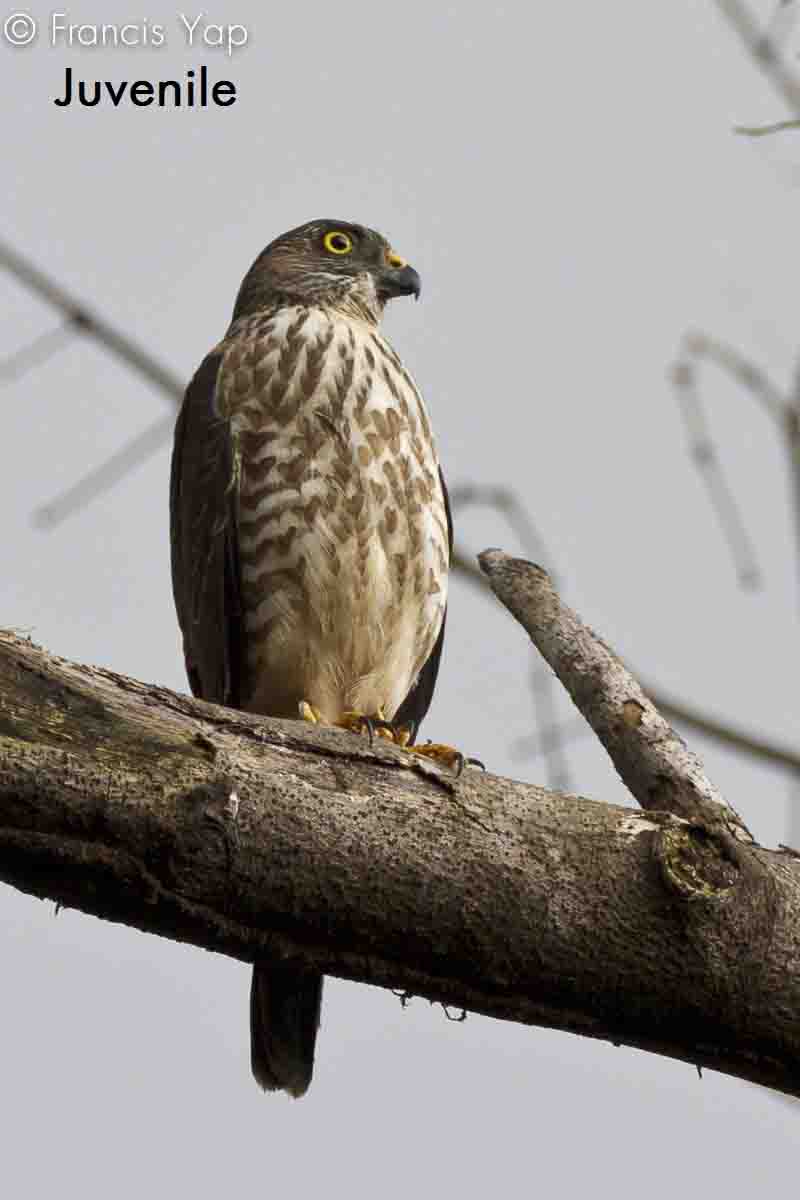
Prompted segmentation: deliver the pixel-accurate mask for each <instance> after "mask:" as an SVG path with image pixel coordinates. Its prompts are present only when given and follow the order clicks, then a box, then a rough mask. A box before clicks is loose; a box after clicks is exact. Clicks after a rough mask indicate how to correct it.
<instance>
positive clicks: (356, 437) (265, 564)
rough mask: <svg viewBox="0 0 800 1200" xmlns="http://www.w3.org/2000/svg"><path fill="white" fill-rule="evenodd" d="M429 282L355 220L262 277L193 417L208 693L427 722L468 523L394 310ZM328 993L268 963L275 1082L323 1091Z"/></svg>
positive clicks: (200, 625)
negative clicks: (460, 518)
mask: <svg viewBox="0 0 800 1200" xmlns="http://www.w3.org/2000/svg"><path fill="white" fill-rule="evenodd" d="M419 286H420V284H419V276H418V275H417V273H416V271H415V270H414V269H413V268H412V267H410V266H408V265H407V264H406V263H405V262H404V261H403V260H402V259H401V258H400V257H399V256H398V255H397V254H395V253H394V251H393V250H392V249H391V247H390V246H389V244H388V242H387V241H386V240H385V239H384V238H383V237H381V235H380V234H378V233H375V232H374V231H373V230H371V229H365V228H364V227H363V226H361V225H353V224H350V223H348V222H345V221H311V222H310V223H308V224H307V225H301V226H300V227H299V228H297V229H293V230H291V231H290V232H289V233H286V234H284V235H283V236H282V237H279V238H277V239H276V240H275V241H274V242H272V243H271V244H270V245H269V246H267V248H266V250H264V251H263V253H262V254H260V255H259V257H258V258H257V259H256V261H255V262H254V263H253V265H252V267H251V268H250V270H249V271H248V273H247V275H246V276H245V278H244V281H243V282H242V286H241V288H240V289H239V295H238V297H237V300H236V306H235V308H234V312H233V320H232V323H231V326H230V328H229V329H228V332H227V334H226V335H225V337H224V338H223V340H222V341H221V342H220V343H219V344H218V345H217V346H215V347H214V349H213V350H212V351H211V352H210V353H209V354H208V355H207V357H206V358H205V360H204V361H203V363H202V364H201V366H200V368H199V369H198V371H197V373H196V375H195V376H194V378H193V380H192V382H191V383H190V384H189V387H188V388H187V391H186V396H185V398H184V402H183V407H182V409H181V412H180V416H179V418H178V423H177V426H176V429H175V446H174V450H173V456H172V482H171V494H170V509H171V519H172V529H171V538H172V579H173V590H174V594H175V605H176V608H177V610H178V620H179V621H180V625H181V629H182V630H183V641H184V652H185V657H186V670H187V673H188V676H189V683H190V685H191V688H192V691H193V692H194V694H195V695H196V696H200V697H202V698H203V699H205V700H211V701H214V702H215V703H217V704H226V705H229V706H231V707H233V708H240V709H244V710H246V711H248V712H253V713H262V714H264V715H266V716H278V717H298V716H303V717H305V719H307V720H317V721H324V722H329V723H332V724H341V725H345V726H346V727H348V728H358V726H359V721H360V720H361V719H362V718H364V717H366V718H370V719H372V721H374V722H375V723H376V724H378V725H381V724H382V723H383V725H384V726H387V725H388V726H389V728H390V729H392V728H393V729H395V730H398V731H399V730H401V729H402V728H403V727H405V729H406V730H407V731H410V733H411V735H412V736H413V735H414V734H416V730H417V727H418V726H419V723H420V721H421V720H422V718H423V717H424V716H425V713H426V712H427V710H428V706H429V705H430V702H431V697H432V695H433V688H434V684H435V682H436V674H437V671H438V668H439V657H440V655H441V651H442V640H443V637H444V623H445V611H446V605H447V574H448V566H449V562H450V551H451V543H452V529H451V524H450V513H449V507H448V501H447V492H446V489H445V485H444V480H443V478H442V474H441V471H440V468H439V461H438V458H437V454H436V449H435V447H434V444H433V439H432V436H431V430H430V425H429V423H428V415H427V413H426V411H425V405H424V404H423V401H422V397H421V396H420V394H419V392H418V391H417V388H416V386H415V384H414V382H413V380H412V378H411V376H410V375H409V374H408V372H407V371H406V369H405V367H404V366H403V364H402V363H401V361H400V359H399V358H398V356H397V354H396V353H395V351H394V350H393V349H392V348H391V346H390V345H389V344H388V342H387V341H386V340H385V339H384V338H383V337H382V335H381V333H380V331H379V324H380V319H381V315H382V313H383V308H384V305H385V304H386V302H387V300H390V299H391V298H393V297H394V296H406V295H411V294H413V295H418V294H419ZM398 740H403V737H402V736H400V735H398ZM321 998H322V977H321V976H319V975H316V974H314V973H311V972H307V971H301V970H298V969H297V968H295V967H291V968H287V967H281V966H278V965H275V964H270V963H268V962H263V963H258V964H256V966H255V967H254V970H253V983H252V988H251V997H250V1024H251V1055H252V1066H253V1073H254V1074H255V1077H256V1079H257V1080H258V1082H259V1083H260V1084H261V1086H262V1087H263V1088H266V1089H276V1088H283V1089H285V1090H286V1091H287V1092H290V1093H291V1094H292V1095H294V1096H300V1095H302V1094H303V1092H305V1090H306V1089H307V1087H308V1085H309V1083H310V1081H311V1073H312V1067H313V1061H314V1043H315V1040H316V1033H317V1027H318V1025H319V1013H320V1003H321Z"/></svg>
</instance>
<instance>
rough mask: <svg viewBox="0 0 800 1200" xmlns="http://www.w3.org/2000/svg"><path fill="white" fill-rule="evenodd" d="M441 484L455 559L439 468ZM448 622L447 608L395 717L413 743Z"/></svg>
mask: <svg viewBox="0 0 800 1200" xmlns="http://www.w3.org/2000/svg"><path fill="white" fill-rule="evenodd" d="M439 482H440V483H441V485H442V492H443V494H444V511H445V513H446V514H447V545H448V551H449V557H450V559H451V560H452V557H453V517H452V514H451V512H450V497H449V496H448V494H447V485H446V483H445V481H444V475H443V474H442V468H441V467H440V468H439ZM446 621H447V608H446V607H445V610H444V615H443V616H442V627H441V629H440V630H439V636H438V637H437V639H436V641H435V643H434V647H433V649H432V650H431V652H430V654H429V655H428V658H427V660H426V662H425V665H424V666H423V668H422V670H421V671H420V673H419V675H418V676H417V680H416V683H415V684H414V686H413V687H412V689H411V691H410V692H409V693H408V695H407V696H406V698H405V700H404V701H403V703H402V704H401V705H400V707H399V708H398V710H397V712H396V713H395V715H394V720H393V722H392V723H393V724H395V725H409V726H411V730H412V734H411V737H412V741H414V740H416V736H417V730H418V729H419V727H420V725H421V724H422V721H423V720H424V717H425V714H426V713H427V711H428V709H429V708H430V706H431V700H432V699H433V689H434V688H435V687H436V676H437V675H438V674H439V660H440V658H441V657H442V646H443V645H444V627H445V623H446Z"/></svg>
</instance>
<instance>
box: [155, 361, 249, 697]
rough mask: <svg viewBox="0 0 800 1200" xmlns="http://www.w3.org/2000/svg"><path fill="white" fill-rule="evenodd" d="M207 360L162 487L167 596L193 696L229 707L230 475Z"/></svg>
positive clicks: (235, 634)
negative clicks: (166, 492)
mask: <svg viewBox="0 0 800 1200" xmlns="http://www.w3.org/2000/svg"><path fill="white" fill-rule="evenodd" d="M221 358H222V356H221V354H220V353H219V352H212V353H211V354H209V355H208V356H207V357H206V358H205V359H204V361H203V362H202V364H201V365H200V367H199V368H198V370H197V372H196V374H195V376H194V378H193V379H192V381H191V383H190V384H189V386H188V388H187V389H186V395H185V396H184V400H183V406H182V408H181V411H180V416H179V417H178V422H177V425H176V426H175V444H174V447H173V451H172V476H171V481H170V522H171V543H172V590H173V594H174V596H175V607H176V609H177V611H178V621H179V623H180V627H181V629H182V630H183V648H184V656H185V658H186V672H187V674H188V676H189V684H190V686H191V689H192V691H193V693H194V694H195V696H200V697H201V698H202V699H204V700H211V701H213V702H214V703H216V704H227V705H230V706H231V707H234V708H235V707H237V706H238V704H239V701H240V695H241V661H242V660H241V588H240V577H239V555H238V537H237V528H236V506H237V487H238V482H237V479H238V473H237V468H236V456H235V452H234V447H233V444H232V441H231V436H230V429H229V425H228V422H227V421H225V420H221V419H220V418H219V417H218V416H217V414H216V411H215V408H214V391H215V388H216V382H217V372H218V370H219V364H220V361H221Z"/></svg>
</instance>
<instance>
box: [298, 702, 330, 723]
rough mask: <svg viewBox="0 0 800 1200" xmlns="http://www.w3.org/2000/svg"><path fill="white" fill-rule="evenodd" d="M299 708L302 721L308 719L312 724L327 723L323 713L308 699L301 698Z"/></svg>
mask: <svg viewBox="0 0 800 1200" xmlns="http://www.w3.org/2000/svg"><path fill="white" fill-rule="evenodd" d="M297 709H298V712H299V713H300V720H301V721H308V722H309V723H310V724H311V725H324V724H325V718H324V717H323V715H322V713H321V712H320V711H319V709H318V708H315V707H314V705H313V704H309V703H308V701H307V700H301V701H300V703H299V704H298V706H297Z"/></svg>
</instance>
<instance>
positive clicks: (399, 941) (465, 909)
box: [0, 634, 800, 1095]
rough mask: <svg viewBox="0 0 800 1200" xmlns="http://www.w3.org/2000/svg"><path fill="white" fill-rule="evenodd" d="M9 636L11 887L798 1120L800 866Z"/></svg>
mask: <svg viewBox="0 0 800 1200" xmlns="http://www.w3.org/2000/svg"><path fill="white" fill-rule="evenodd" d="M743 852H744V853H746V855H747V856H748V858H751V859H752V860H753V862H754V863H756V864H757V865H758V867H759V870H758V871H750V870H744V869H742V866H741V864H739V863H737V862H736V861H733V860H731V858H730V857H729V856H728V855H726V853H725V851H724V847H722V846H721V844H720V842H719V840H717V839H715V838H714V837H709V836H707V835H706V834H705V833H704V832H703V831H702V830H699V829H696V828H692V827H691V826H689V825H687V824H686V823H685V822H683V821H681V820H679V819H676V818H674V817H671V816H668V815H666V814H660V813H652V814H647V815H640V814H637V813H634V812H632V811H631V810H629V809H625V808H619V807H613V806H610V805H605V804H598V803H594V802H592V801H588V800H583V799H580V798H578V797H575V796H562V795H560V794H558V793H553V792H547V791H544V790H543V789H541V788H536V787H531V786H527V785H523V784H520V783H514V782H512V781H510V780H505V779H500V778H497V777H494V776H491V775H485V774H483V773H481V772H478V771H469V770H468V771H465V772H464V774H463V775H462V776H461V777H460V778H455V777H454V776H452V775H450V774H448V773H445V772H442V771H440V770H439V769H438V768H436V767H434V766H432V765H430V764H428V763H427V761H426V760H420V759H418V758H416V757H414V756H410V755H408V754H406V753H404V752H403V751H400V750H399V749H396V748H394V747H390V746H388V745H385V744H383V743H381V742H376V745H375V746H374V748H371V747H370V746H369V743H368V741H367V739H366V738H363V739H361V738H357V737H356V736H355V735H352V734H346V733H341V732H338V731H334V730H325V729H322V728H319V727H307V726H304V725H303V724H301V723H299V722H296V723H295V722H288V721H275V720H264V719H259V718H254V717H249V716H247V715H245V714H241V713H235V712H232V711H230V710H226V709H221V708H215V707H213V706H211V705H205V704H202V703H200V702H198V701H194V700H191V699H188V698H187V697H183V696H178V695H176V694H174V693H171V692H168V691H166V690H165V689H161V688H157V687H151V686H147V685H145V684H141V683H137V682H135V681H133V680H130V679H126V678H124V677H121V676H117V675H113V674H111V673H110V672H107V671H102V670H98V669H96V668H90V667H80V666H77V665H75V664H71V663H68V662H64V661H61V660H58V659H54V658H52V657H51V656H49V655H48V654H46V653H44V652H43V651H41V650H39V649H37V648H36V647H35V646H33V645H32V644H31V643H30V642H28V641H25V640H23V639H21V638H19V637H16V636H15V635H13V634H4V635H0V878H2V879H3V880H5V881H6V882H9V883H11V884H13V885H15V886H17V887H19V888H21V889H22V890H24V891H26V892H29V893H32V894H34V895H37V896H43V897H49V898H51V899H54V900H57V901H59V902H61V903H62V904H66V905H71V906H74V907H77V908H81V909H83V910H84V911H86V912H90V913H94V914H96V915H97V916H101V917H105V918H107V919H111V920H117V921H123V922H125V923H127V924H130V925H133V926H136V927H137V928H140V929H144V930H149V931H151V932H153V933H158V934H161V935H164V936H167V937H170V938H175V939H178V940H182V941H188V942H192V943H194V944H195V945H198V946H203V947H207V948H209V949H213V950H217V951H219V952H221V953H224V954H228V955H231V956H233V957H236V958H240V959H243V960H252V959H255V958H256V957H263V956H264V955H268V954H271V955H276V956H282V957H294V958H299V959H302V960H303V961H305V962H309V963H313V964H314V965H315V966H316V967H318V968H320V969H322V970H323V971H325V972H328V973H331V974H335V975H340V976H343V977H346V978H350V979H357V980H362V981H364V982H366V983H373V984H379V985H382V986H384V987H392V988H398V989H401V990H402V991H404V992H415V993H420V994H423V995H425V996H428V997H430V998H432V999H435V1000H439V1001H442V1002H443V1003H447V1004H450V1005H453V1006H458V1007H464V1008H467V1009H471V1010H475V1011H479V1012H483V1013H488V1014H491V1015H493V1016H496V1017H504V1018H507V1019H511V1020H515V1021H521V1022H526V1023H531V1024H538V1025H545V1026H549V1027H553V1028H558V1029H564V1030H569V1031H572V1032H576V1033H583V1034H585V1035H587V1036H591V1037H596V1038H605V1039H609V1040H611V1041H613V1042H616V1043H625V1044H628V1045H631V1046H638V1047H641V1048H645V1049H649V1050H652V1051H656V1052H658V1053H662V1054H668V1055H671V1056H673V1057H677V1058H681V1059H685V1060H686V1061H688V1062H692V1063H698V1064H700V1065H704V1066H708V1067H713V1068H716V1069H719V1070H722V1071H727V1072H729V1073H731V1074H735V1075H738V1076H741V1077H742V1078H745V1079H749V1080H752V1081H755V1082H760V1083H764V1084H768V1085H770V1086H772V1087H775V1088H779V1089H781V1090H783V1091H786V1092H788V1093H791V1094H793V1095H800V1028H798V1024H797V1021H796V1019H795V1014H796V1013H797V1012H798V1011H800V920H799V919H798V918H800V862H799V861H797V860H795V859H794V858H793V857H792V856H791V855H789V854H778V853H771V852H768V851H764V850H761V849H759V848H754V849H749V848H748V849H746V850H744V848H743Z"/></svg>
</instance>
